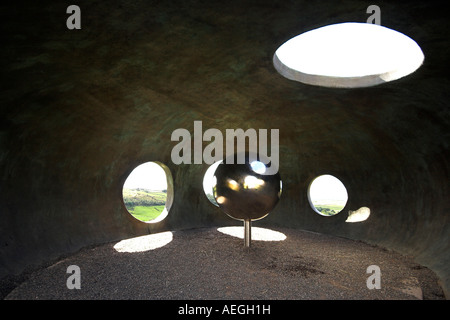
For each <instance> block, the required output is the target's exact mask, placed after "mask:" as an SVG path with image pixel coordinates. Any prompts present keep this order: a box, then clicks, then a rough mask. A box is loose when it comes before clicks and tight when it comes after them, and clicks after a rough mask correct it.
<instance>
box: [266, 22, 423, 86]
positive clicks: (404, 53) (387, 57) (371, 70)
mask: <svg viewBox="0 0 450 320" xmlns="http://www.w3.org/2000/svg"><path fill="white" fill-rule="evenodd" d="M423 61H424V54H423V52H422V50H421V48H420V47H419V45H418V44H417V43H416V42H415V41H414V40H412V39H411V38H409V37H408V36H406V35H404V34H402V33H400V32H398V31H395V30H392V29H389V28H386V27H383V26H380V25H376V24H370V23H358V22H346V23H339V24H332V25H328V26H324V27H321V28H317V29H313V30H311V31H307V32H305V33H302V34H300V35H298V36H296V37H294V38H292V39H290V40H288V41H286V42H285V43H284V44H282V45H281V46H280V47H279V48H278V49H277V50H276V52H275V54H274V56H273V64H274V67H275V69H276V70H277V71H278V72H279V73H280V74H281V75H282V76H284V77H285V78H288V79H290V80H294V81H298V82H302V83H305V84H310V85H316V86H322V87H335V88H358V87H370V86H374V85H378V84H381V83H385V82H389V81H393V80H397V79H400V78H402V77H405V76H407V75H409V74H411V73H413V72H414V71H416V70H417V69H418V68H419V67H420V66H421V65H422V63H423Z"/></svg>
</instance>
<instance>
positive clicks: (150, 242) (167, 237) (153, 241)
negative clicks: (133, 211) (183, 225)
mask: <svg viewBox="0 0 450 320" xmlns="http://www.w3.org/2000/svg"><path fill="white" fill-rule="evenodd" d="M172 240H173V233H172V232H171V231H167V232H161V233H155V234H149V235H146V236H140V237H135V238H130V239H125V240H122V241H119V242H117V243H116V244H115V245H114V249H115V250H116V251H117V252H144V251H149V250H154V249H158V248H161V247H164V246H165V245H167V244H169V243H170V242H171V241H172Z"/></svg>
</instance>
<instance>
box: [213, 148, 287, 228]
mask: <svg viewBox="0 0 450 320" xmlns="http://www.w3.org/2000/svg"><path fill="white" fill-rule="evenodd" d="M244 158H245V162H244V161H240V162H238V161H237V159H238V158H237V156H236V155H235V161H234V164H230V162H229V161H227V160H229V159H227V160H225V161H224V162H222V163H221V164H220V165H219V166H218V167H217V169H216V172H215V174H214V176H215V181H216V185H215V186H214V187H213V194H214V197H215V199H216V202H217V204H218V205H219V207H220V208H221V209H222V210H223V211H224V212H225V213H226V214H227V215H229V216H230V217H232V218H234V219H238V220H258V219H262V218H264V217H265V216H267V215H268V214H269V212H270V211H272V210H273V208H274V207H275V205H276V204H277V203H278V200H279V199H280V196H281V178H280V174H279V173H278V172H277V173H276V174H272V175H265V174H263V173H264V172H265V171H266V168H267V167H266V165H265V164H264V163H263V162H261V161H258V160H252V159H256V157H252V158H250V157H249V154H248V153H246V154H244ZM259 159H261V158H259ZM239 163H241V164H239ZM266 163H267V161H266ZM267 166H270V164H268V165H267Z"/></svg>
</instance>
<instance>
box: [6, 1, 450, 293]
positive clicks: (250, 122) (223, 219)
mask: <svg viewBox="0 0 450 320" xmlns="http://www.w3.org/2000/svg"><path fill="white" fill-rule="evenodd" d="M68 5H69V3H65V2H60V3H49V4H42V3H41V2H39V3H35V2H32V1H28V2H26V1H18V2H14V4H9V5H5V4H2V5H1V11H0V12H1V13H0V14H1V20H2V24H1V36H2V50H1V53H0V55H1V59H0V61H1V62H0V64H1V74H2V77H1V79H2V80H1V81H2V82H1V84H2V94H1V97H0V103H1V104H0V106H1V110H0V112H1V117H0V122H1V129H0V148H1V149H0V152H1V153H0V177H1V189H0V190H1V192H0V228H1V232H0V279H6V278H8V277H11V276H14V275H18V274H20V273H21V272H23V271H24V270H26V269H27V268H30V267H33V266H38V265H40V264H42V263H44V262H45V261H49V260H52V259H56V258H58V257H60V256H61V255H65V254H70V253H72V252H75V251H77V250H79V249H80V248H82V247H85V246H90V245H94V244H100V243H105V242H109V241H114V240H119V239H124V238H128V237H132V236H137V235H144V234H148V233H155V232H160V231H166V230H176V229H186V228H194V227H204V226H222V225H230V224H236V221H233V220H231V219H230V218H229V217H228V216H226V215H225V214H224V213H223V212H221V211H220V209H218V208H216V207H215V206H213V205H212V204H211V203H210V202H209V201H208V199H207V198H206V196H205V194H204V192H203V188H202V179H203V175H204V173H205V171H206V169H207V168H208V165H206V164H203V165H194V164H191V165H175V164H174V163H173V162H172V160H171V151H172V148H173V147H174V146H175V144H176V142H172V141H171V134H172V132H173V131H174V130H175V129H177V128H185V129H188V130H189V131H190V132H191V133H193V124H194V121H195V120H201V121H202V125H203V130H206V129H207V128H216V129H219V130H220V131H221V132H223V133H225V130H226V129H237V128H242V129H244V130H246V129H248V128H255V129H279V130H280V139H279V141H280V169H279V172H280V175H281V178H282V181H283V193H282V196H281V199H280V202H279V203H278V204H277V206H276V208H275V209H274V211H273V212H271V213H270V214H269V215H268V216H267V217H266V218H264V219H263V220H260V221H258V222H257V224H258V225H260V226H282V227H293V228H298V229H304V230H310V231H314V232H320V233H326V234H331V235H337V236H342V237H346V238H350V239H357V240H362V241H365V242H368V243H371V244H377V245H380V246H383V247H387V248H390V249H393V250H396V251H399V252H401V253H403V254H407V255H411V256H413V257H414V258H415V259H416V261H417V262H418V263H420V264H423V265H425V266H427V267H429V268H430V269H432V270H433V271H435V272H436V274H437V275H438V276H439V277H440V279H441V281H442V286H443V287H444V291H445V292H446V296H447V298H448V288H449V287H450V268H449V265H450V260H449V257H450V255H449V252H450V248H449V234H450V232H449V231H450V230H449V229H450V228H449V210H450V204H449V200H448V198H449V197H448V195H449V171H450V168H449V160H448V158H449V151H448V142H449V123H450V117H449V107H448V99H449V94H448V87H449V80H448V75H447V74H446V72H445V70H444V69H445V67H446V66H447V65H448V62H449V61H448V56H449V52H448V48H449V40H448V37H447V33H448V30H449V22H448V18H447V14H446V11H445V10H444V9H443V8H441V7H439V6H438V5H434V4H433V3H432V2H430V1H427V2H411V3H408V5H407V6H406V5H401V4H398V5H395V4H392V3H385V2H379V3H377V5H378V6H380V8H381V24H382V25H383V26H386V27H389V28H392V29H394V30H397V31H400V32H402V33H404V34H406V35H408V36H410V37H411V38H412V39H414V40H415V41H416V42H417V43H418V44H419V45H420V46H421V48H422V50H423V52H424V54H425V62H424V64H423V66H422V67H421V68H420V69H419V70H418V71H416V72H415V73H414V74H412V75H410V76H408V77H405V78H403V79H400V80H397V81H394V82H391V83H386V84H382V85H379V86H376V87H370V88H360V89H329V88H320V87H313V86H307V85H303V84H301V83H297V82H293V81H289V80H287V79H285V78H283V77H282V76H280V75H279V74H278V73H277V72H276V70H275V69H274V67H273V65H272V57H273V54H274V52H275V50H276V49H277V48H278V47H279V46H280V45H281V44H282V43H284V42H285V41H287V40H288V39H290V38H291V37H293V36H295V35H297V34H300V33H302V32H305V31H308V30H311V29H313V28H317V27H320V26H324V25H327V24H332V23H339V22H346V21H355V22H365V21H366V20H367V17H368V14H366V9H367V6H368V5H369V4H368V3H366V2H363V1H340V2H336V1H321V2H320V3H315V2H312V1H279V2H275V1H247V2H244V3H242V2H241V1H226V2H225V1H189V2H188V3H186V2H183V1H170V2H162V3H161V2H159V1H108V2H104V1H102V2H100V1H78V3H77V5H78V6H79V7H80V8H81V30H68V29H67V28H66V25H65V23H66V19H67V17H68V16H69V15H68V14H66V8H67V7H68ZM208 143H209V142H204V144H203V146H206V145H207V144H208ZM146 161H159V162H161V163H164V164H165V165H166V166H167V167H168V168H169V169H170V170H171V173H172V176H173V204H172V207H171V210H170V212H169V215H168V216H167V218H166V219H164V220H163V221H162V222H159V223H156V224H146V223H143V222H140V221H138V220H136V219H134V218H133V217H132V216H131V215H130V214H129V213H128V212H127V210H126V209H125V207H124V205H123V202H122V185H123V183H124V181H125V179H126V177H127V176H128V174H129V173H130V172H131V171H132V170H133V169H134V168H135V167H136V166H137V165H139V164H141V163H143V162H146ZM321 174H332V175H334V176H336V177H338V178H339V179H340V180H341V181H342V182H343V183H344V184H345V186H346V188H347V191H348V194H349V199H348V202H347V205H346V207H345V209H344V211H342V212H341V213H340V214H338V215H336V216H333V217H323V216H320V215H318V214H316V213H315V212H314V211H313V210H312V209H311V207H310V205H309V202H308V198H307V194H306V191H307V188H308V185H309V183H310V182H311V180H312V179H314V178H315V177H316V176H318V175H321ZM363 206H365V207H368V208H370V210H371V215H370V218H369V219H368V220H367V221H364V222H360V223H346V222H345V220H346V218H347V214H346V212H348V210H357V209H358V208H360V207H363ZM255 224H256V223H255Z"/></svg>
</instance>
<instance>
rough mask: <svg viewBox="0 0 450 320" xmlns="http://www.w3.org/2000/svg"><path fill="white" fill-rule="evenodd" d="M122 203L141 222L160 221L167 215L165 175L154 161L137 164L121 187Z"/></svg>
mask: <svg viewBox="0 0 450 320" xmlns="http://www.w3.org/2000/svg"><path fill="white" fill-rule="evenodd" d="M122 196H123V203H124V204H125V207H126V208H127V210H128V212H129V213H130V214H131V215H132V216H133V217H135V218H136V219H138V220H140V221H143V222H157V221H161V220H162V219H164V218H165V216H166V215H167V208H166V203H167V175H166V172H165V170H164V169H163V167H162V166H161V165H160V164H158V163H155V162H146V163H143V164H141V165H139V166H137V167H136V168H135V169H134V170H133V171H132V172H131V173H130V175H129V176H128V178H127V179H126V181H125V183H124V185H123V189H122Z"/></svg>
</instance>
